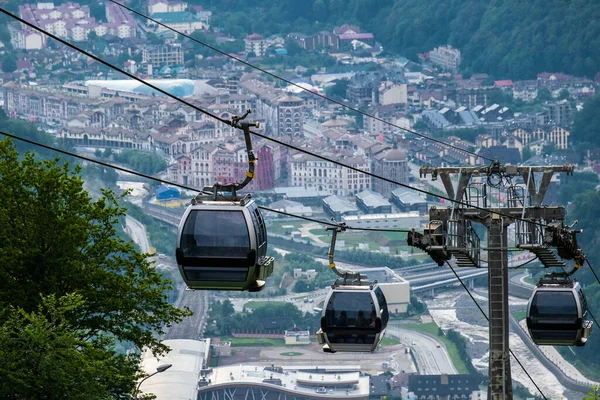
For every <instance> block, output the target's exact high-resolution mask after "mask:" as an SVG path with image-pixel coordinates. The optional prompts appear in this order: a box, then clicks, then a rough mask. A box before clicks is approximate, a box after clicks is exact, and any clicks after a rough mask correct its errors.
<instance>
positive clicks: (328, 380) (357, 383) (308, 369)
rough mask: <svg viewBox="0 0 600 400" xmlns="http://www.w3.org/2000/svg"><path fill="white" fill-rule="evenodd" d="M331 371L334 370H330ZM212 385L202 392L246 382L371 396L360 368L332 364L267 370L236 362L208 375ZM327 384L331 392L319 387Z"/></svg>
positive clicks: (335, 395) (308, 392)
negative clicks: (323, 366)
mask: <svg viewBox="0 0 600 400" xmlns="http://www.w3.org/2000/svg"><path fill="white" fill-rule="evenodd" d="M329 371H331V372H329ZM207 378H208V379H210V380H211V384H209V385H207V386H204V387H202V388H200V389H199V390H200V391H203V390H210V389H212V388H214V387H215V386H217V385H218V386H241V385H243V384H244V383H247V384H252V385H260V386H264V387H265V388H274V389H278V388H279V390H282V391H289V392H293V393H300V394H304V395H305V396H306V397H310V398H327V399H332V398H333V399H336V398H338V399H341V398H348V397H349V398H360V399H363V398H367V397H368V396H369V383H370V382H369V380H370V378H369V377H368V376H361V375H360V367H359V366H353V367H352V368H350V369H349V368H348V366H344V367H343V369H341V370H337V371H336V370H335V369H333V370H332V368H331V366H328V367H327V368H322V367H321V366H319V368H318V370H317V367H315V366H304V367H302V366H293V367H292V366H283V367H281V368H274V370H271V369H266V368H265V367H263V366H254V365H233V366H225V367H217V368H214V369H213V373H212V374H210V375H208V376H207ZM265 380H269V381H271V382H273V381H278V380H280V381H281V385H279V384H275V383H270V382H265ZM324 387H326V388H327V389H328V391H327V392H324V393H322V392H321V391H320V390H319V392H317V391H316V390H317V389H321V388H324Z"/></svg>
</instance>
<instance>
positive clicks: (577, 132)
mask: <svg viewBox="0 0 600 400" xmlns="http://www.w3.org/2000/svg"><path fill="white" fill-rule="evenodd" d="M572 138H573V141H574V142H575V143H577V147H579V148H581V149H586V148H596V147H600V95H596V96H594V97H592V98H591V99H589V100H588V101H586V102H585V104H584V105H583V109H582V110H581V111H579V112H578V113H576V114H575V118H574V121H573V135H572Z"/></svg>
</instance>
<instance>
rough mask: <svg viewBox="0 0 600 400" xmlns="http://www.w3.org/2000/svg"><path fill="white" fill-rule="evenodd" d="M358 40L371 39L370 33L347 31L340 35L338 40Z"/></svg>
mask: <svg viewBox="0 0 600 400" xmlns="http://www.w3.org/2000/svg"><path fill="white" fill-rule="evenodd" d="M355 39H357V40H360V39H373V34H372V33H349V34H347V35H340V40H355Z"/></svg>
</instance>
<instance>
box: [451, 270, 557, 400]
mask: <svg viewBox="0 0 600 400" xmlns="http://www.w3.org/2000/svg"><path fill="white" fill-rule="evenodd" d="M446 264H448V266H449V267H450V269H451V270H452V272H453V273H454V276H456V279H458V281H459V282H460V284H461V285H462V287H463V288H464V289H465V290H466V291H467V294H468V295H469V297H471V300H473V302H474V303H475V305H476V306H477V308H478V309H479V311H481V313H482V314H483V316H484V317H485V319H486V320H487V321H488V323H489V322H490V318H489V317H488V316H487V314H486V313H485V311H483V308H481V306H480V305H479V303H478V302H477V300H476V299H475V297H474V296H473V294H472V293H471V291H470V290H469V288H468V287H467V285H465V283H464V282H463V280H462V279H460V276H458V274H457V273H456V271H455V270H454V268H453V267H452V265H451V264H450V263H449V262H448V261H446ZM508 351H509V352H510V354H511V355H512V356H513V358H514V359H515V361H516V362H517V363H518V364H519V366H520V367H521V369H523V372H525V375H527V377H528V378H529V380H530V381H531V383H533V385H534V386H535V388H536V389H537V390H538V392H540V394H541V395H542V397H543V398H544V399H545V400H548V398H547V397H546V396H545V395H544V392H542V389H540V387H539V386H538V384H537V383H536V382H535V381H534V380H533V378H532V377H531V375H529V372H527V369H526V368H525V366H524V365H523V364H522V363H521V361H520V360H519V358H518V357H517V355H516V354H515V353H514V352H513V351H512V349H511V348H510V347H509V348H508Z"/></svg>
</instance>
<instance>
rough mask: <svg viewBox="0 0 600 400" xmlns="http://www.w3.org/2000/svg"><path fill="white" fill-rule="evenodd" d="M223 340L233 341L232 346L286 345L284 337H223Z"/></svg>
mask: <svg viewBox="0 0 600 400" xmlns="http://www.w3.org/2000/svg"><path fill="white" fill-rule="evenodd" d="M221 341H222V342H223V341H231V346H232V347H255V346H262V347H274V346H280V347H283V346H285V340H283V339H271V338H264V339H259V338H221Z"/></svg>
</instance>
